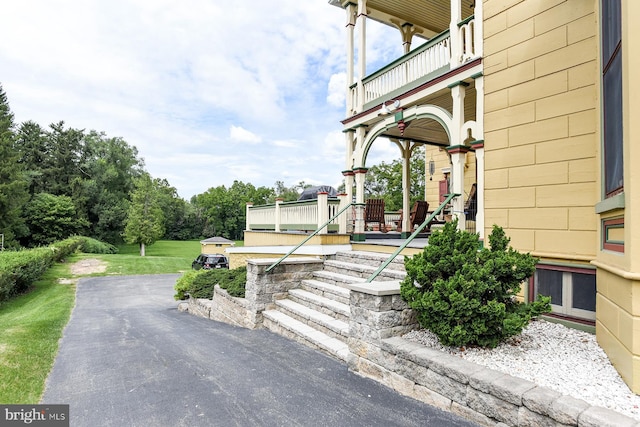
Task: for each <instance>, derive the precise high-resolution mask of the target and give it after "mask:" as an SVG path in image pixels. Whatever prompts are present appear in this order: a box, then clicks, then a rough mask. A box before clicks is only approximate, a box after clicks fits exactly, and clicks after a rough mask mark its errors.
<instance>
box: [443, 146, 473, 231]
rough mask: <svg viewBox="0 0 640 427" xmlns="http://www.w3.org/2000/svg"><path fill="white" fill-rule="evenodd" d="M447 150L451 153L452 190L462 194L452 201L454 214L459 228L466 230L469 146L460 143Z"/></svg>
mask: <svg viewBox="0 0 640 427" xmlns="http://www.w3.org/2000/svg"><path fill="white" fill-rule="evenodd" d="M447 151H449V154H450V155H451V192H452V193H456V194H460V196H459V197H456V198H455V199H453V201H452V202H453V204H452V206H453V212H452V214H453V217H454V218H458V230H464V229H465V219H466V216H465V214H464V164H465V159H466V157H467V152H468V151H469V147H466V146H464V145H458V146H456V147H447Z"/></svg>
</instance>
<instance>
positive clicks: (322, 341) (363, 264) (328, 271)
mask: <svg viewBox="0 0 640 427" xmlns="http://www.w3.org/2000/svg"><path fill="white" fill-rule="evenodd" d="M387 258H388V255H384V254H376V253H370V252H362V251H355V252H347V251H345V252H339V253H337V254H336V255H335V257H332V259H327V260H325V261H324V263H323V269H322V270H318V271H314V272H313V278H311V279H305V280H302V281H301V283H300V286H299V287H298V288H294V289H291V290H289V292H288V293H287V298H284V299H280V300H277V301H276V302H275V308H274V309H272V310H266V311H264V312H263V325H264V327H265V328H267V329H269V330H271V331H273V332H275V333H278V334H281V335H283V336H285V337H287V338H290V339H293V340H295V341H297V342H300V343H303V344H305V345H307V346H309V347H312V348H315V349H318V350H321V351H323V352H324V353H326V354H328V355H330V356H333V357H336V358H338V359H340V360H345V361H346V357H347V355H348V354H349V348H348V345H347V339H348V337H349V318H350V311H351V309H350V305H349V299H350V291H349V289H347V288H346V286H345V285H346V284H349V283H362V282H364V281H365V280H366V279H367V278H368V277H370V276H371V274H373V273H374V272H375V271H376V270H377V269H378V267H379V266H380V265H381V264H382V263H383V262H384V261H385V260H386V259H387ZM405 276H406V272H405V270H404V257H396V259H395V260H393V261H392V262H391V263H390V264H389V266H388V267H387V268H385V270H384V271H383V272H382V273H381V274H380V275H379V276H378V279H376V280H380V281H386V280H402V279H403V278H404V277H405Z"/></svg>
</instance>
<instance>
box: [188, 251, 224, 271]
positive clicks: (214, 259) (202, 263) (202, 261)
mask: <svg viewBox="0 0 640 427" xmlns="http://www.w3.org/2000/svg"><path fill="white" fill-rule="evenodd" d="M191 268H193V269H194V270H200V269H201V268H204V269H205V270H209V269H211V268H229V260H228V259H227V257H226V256H224V255H222V254H200V255H198V258H196V259H195V260H194V261H193V262H192V263H191Z"/></svg>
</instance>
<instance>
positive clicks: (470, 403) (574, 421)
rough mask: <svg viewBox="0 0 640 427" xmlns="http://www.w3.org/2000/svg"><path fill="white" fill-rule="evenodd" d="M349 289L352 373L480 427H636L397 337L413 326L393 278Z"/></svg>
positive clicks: (616, 416)
mask: <svg viewBox="0 0 640 427" xmlns="http://www.w3.org/2000/svg"><path fill="white" fill-rule="evenodd" d="M350 289H351V297H350V305H351V320H350V322H349V329H350V333H349V341H348V342H349V351H350V353H351V354H350V356H349V358H348V360H347V363H348V366H349V369H350V370H351V371H354V372H357V373H359V374H360V375H363V376H365V377H369V378H372V379H375V380H376V381H379V382H381V383H383V384H385V385H387V386H389V387H391V388H393V389H394V390H396V391H398V392H399V393H402V394H404V395H407V396H410V397H412V398H414V399H417V400H420V401H422V402H425V403H427V404H430V405H433V406H436V407H438V408H441V409H443V410H446V411H449V412H453V413H456V414H458V415H460V416H462V417H463V418H466V419H468V420H471V421H474V422H476V423H478V424H480V425H483V426H514V427H515V426H518V427H525V426H532V427H533V426H535V427H539V426H579V427H587V426H589V427H596V426H599V427H621V426H629V427H631V426H633V427H640V423H639V422H638V421H636V420H634V419H632V418H629V417H627V416H624V415H622V414H619V413H617V412H615V411H612V410H609V409H605V408H601V407H597V406H591V405H589V404H588V403H586V402H585V401H583V400H579V399H575V398H573V397H570V396H566V395H561V394H560V393H558V392H556V391H553V390H551V389H549V388H546V387H539V386H537V385H535V384H534V383H532V382H530V381H526V380H523V379H520V378H517V377H512V376H510V375H507V374H504V373H502V372H498V371H495V370H493V369H489V368H486V367H484V366H481V365H478V364H475V363H472V362H469V361H467V360H464V359H461V358H459V357H456V356H453V355H450V354H447V353H443V352H441V351H439V350H435V349H431V348H428V347H425V346H424V345H421V344H418V343H415V342H411V341H408V340H405V339H403V338H402V335H403V334H404V333H406V332H408V331H409V330H411V329H414V328H415V327H417V323H416V320H415V314H413V312H412V310H411V309H409V307H408V305H407V304H406V303H405V302H404V301H403V300H402V298H401V297H400V295H399V291H400V286H399V282H397V281H393V282H373V283H366V284H354V285H351V286H350Z"/></svg>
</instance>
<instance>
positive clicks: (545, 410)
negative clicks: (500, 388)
mask: <svg viewBox="0 0 640 427" xmlns="http://www.w3.org/2000/svg"><path fill="white" fill-rule="evenodd" d="M559 396H560V393H558V392H557V391H555V390H551V389H550V388H547V387H534V388H532V389H530V390H528V391H526V392H525V393H524V394H523V395H522V404H523V405H524V406H526V407H527V408H529V409H530V410H531V411H533V412H536V413H538V414H542V415H549V409H550V408H551V405H552V404H553V402H554V401H555V400H556V399H557V398H558V397H559Z"/></svg>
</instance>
